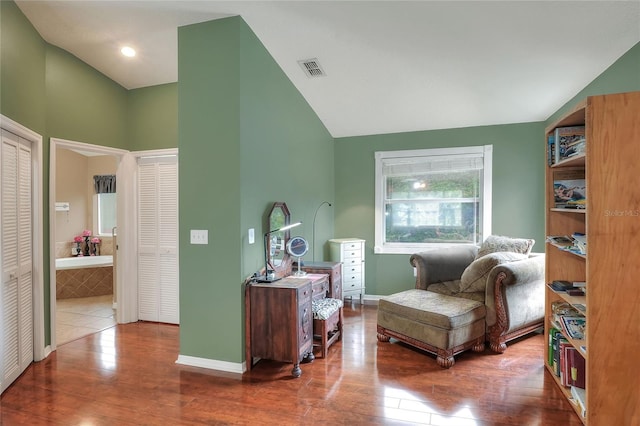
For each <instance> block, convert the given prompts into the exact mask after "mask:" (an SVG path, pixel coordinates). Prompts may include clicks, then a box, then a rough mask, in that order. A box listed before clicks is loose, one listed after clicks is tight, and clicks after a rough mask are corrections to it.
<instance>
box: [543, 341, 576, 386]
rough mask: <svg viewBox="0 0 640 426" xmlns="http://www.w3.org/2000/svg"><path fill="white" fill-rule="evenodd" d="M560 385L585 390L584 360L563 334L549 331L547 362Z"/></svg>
mask: <svg viewBox="0 0 640 426" xmlns="http://www.w3.org/2000/svg"><path fill="white" fill-rule="evenodd" d="M547 362H548V363H549V366H550V367H551V369H552V370H553V372H554V374H555V375H556V376H557V377H559V378H560V383H562V385H563V386H566V387H570V386H573V387H577V388H580V389H584V388H585V360H584V357H583V356H582V354H580V352H579V351H578V349H576V348H575V347H574V346H573V345H572V344H571V343H570V342H569V340H568V339H567V338H566V337H565V336H564V334H563V332H562V331H561V330H559V329H557V328H552V329H551V330H550V331H549V359H548V360H547Z"/></svg>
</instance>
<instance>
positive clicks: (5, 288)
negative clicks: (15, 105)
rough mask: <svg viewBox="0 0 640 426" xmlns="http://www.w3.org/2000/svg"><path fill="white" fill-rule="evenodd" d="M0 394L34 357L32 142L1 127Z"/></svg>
mask: <svg viewBox="0 0 640 426" xmlns="http://www.w3.org/2000/svg"><path fill="white" fill-rule="evenodd" d="M1 166H2V168H1V171H0V174H1V175H2V185H1V191H0V192H1V196H2V210H1V213H0V225H1V226H0V227H1V231H0V232H1V234H2V256H1V257H2V292H1V294H0V297H1V298H0V312H1V314H2V322H1V327H0V335H1V340H0V342H1V343H2V344H1V346H0V369H1V373H2V376H1V377H0V393H1V392H3V391H4V390H5V389H6V388H7V387H8V386H9V385H10V384H11V383H12V382H13V381H14V380H15V379H16V378H18V376H19V375H20V374H21V373H22V372H23V371H24V370H25V369H26V368H27V367H28V366H29V364H31V362H32V361H33V279H32V276H33V259H32V232H33V231H32V229H33V228H32V208H31V206H32V200H31V191H32V182H31V144H30V143H29V142H28V141H26V140H24V139H22V138H20V137H18V136H16V135H14V134H12V133H10V132H7V131H5V130H2V163H1Z"/></svg>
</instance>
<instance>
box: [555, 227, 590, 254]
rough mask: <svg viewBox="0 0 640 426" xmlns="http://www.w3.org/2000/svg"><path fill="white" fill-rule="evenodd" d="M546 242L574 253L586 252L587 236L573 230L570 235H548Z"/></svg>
mask: <svg viewBox="0 0 640 426" xmlns="http://www.w3.org/2000/svg"><path fill="white" fill-rule="evenodd" d="M547 242H548V243H551V244H552V245H554V246H555V247H557V248H559V249H560V250H565V251H570V252H572V253H575V254H580V255H586V254H587V236H586V235H585V234H583V233H580V232H574V233H573V234H572V235H571V236H567V235H549V236H548V237H547Z"/></svg>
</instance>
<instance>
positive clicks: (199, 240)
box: [191, 229, 209, 244]
mask: <svg viewBox="0 0 640 426" xmlns="http://www.w3.org/2000/svg"><path fill="white" fill-rule="evenodd" d="M191 244H209V231H208V230H206V229H192V230H191Z"/></svg>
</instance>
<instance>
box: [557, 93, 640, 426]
mask: <svg viewBox="0 0 640 426" xmlns="http://www.w3.org/2000/svg"><path fill="white" fill-rule="evenodd" d="M638 110H640V92H632V93H619V94H612V95H599V96H592V97H589V98H587V99H585V100H584V101H583V102H580V103H579V104H578V105H577V106H576V107H575V108H574V109H573V110H572V111H570V112H568V113H567V114H565V115H564V116H563V117H561V118H560V119H559V120H557V121H556V122H555V123H552V124H551V125H550V126H548V127H547V128H546V129H545V146H546V148H545V150H546V152H545V160H546V161H545V162H546V164H547V167H546V174H545V180H546V184H545V188H546V191H545V192H546V197H545V199H546V209H545V210H546V219H545V232H546V235H547V241H546V256H545V262H546V265H545V266H546V267H545V274H546V282H547V283H548V285H547V288H546V292H545V294H546V297H545V302H546V306H545V337H546V338H547V339H548V340H547V342H548V344H547V345H545V368H546V369H547V370H548V372H549V373H550V375H551V376H552V377H553V378H554V380H555V381H556V383H557V384H558V387H559V389H561V391H562V393H563V394H564V395H565V397H566V398H567V400H568V401H570V402H571V404H572V407H573V408H574V410H575V412H576V414H577V415H578V416H579V418H580V420H581V421H582V422H583V423H584V424H589V426H594V425H596V426H597V425H605V424H607V425H608V424H627V423H628V421H629V417H628V416H629V412H626V413H625V412H624V410H620V407H625V406H632V405H634V404H635V403H636V402H637V400H635V399H634V398H635V397H634V396H633V395H637V389H638V387H640V379H639V378H638V377H636V376H633V377H632V375H629V374H628V372H629V371H635V369H636V368H637V365H636V362H635V359H634V358H633V357H630V356H629V355H628V354H629V353H638V352H640V332H638V328H637V327H636V328H634V329H633V330H632V331H630V329H629V327H621V326H620V325H621V324H635V323H637V318H636V317H637V310H636V309H635V306H637V305H638V303H640V295H639V292H638V291H637V281H636V279H635V276H637V273H640V269H639V268H638V266H637V265H635V264H633V265H631V264H630V263H629V262H628V259H635V258H638V257H640V246H639V245H638V243H637V238H636V236H637V235H638V233H640V217H639V216H640V213H638V212H640V209H639V206H638V205H637V200H639V199H640V187H639V186H638V185H633V184H630V183H631V182H634V181H636V180H637V173H636V172H635V163H636V162H637V144H634V143H631V142H630V141H635V140H640V115H638V114H637V111H638ZM568 127H574V131H575V130H576V129H584V130H581V131H582V133H581V136H580V138H576V139H577V140H579V142H580V146H579V148H577V149H578V150H579V152H577V153H576V152H571V151H569V153H567V149H568V148H571V147H573V146H574V145H570V143H571V142H567V144H566V146H564V147H561V148H560V149H561V150H564V151H562V152H560V153H558V152H556V151H555V147H554V148H553V149H554V151H553V152H551V151H549V149H550V146H551V145H550V143H549V142H550V141H552V140H554V141H555V139H554V138H555V137H556V135H557V132H556V129H558V128H568ZM552 136H553V137H552ZM551 154H553V155H551ZM551 158H553V160H551ZM587 171H588V173H587ZM614 189H615V190H614ZM587 276H588V277H589V286H588V289H587V287H586V281H587ZM554 282H556V283H557V282H565V283H566V282H568V283H577V285H576V286H574V285H569V286H568V287H567V288H562V286H560V288H559V287H558V286H557V285H556V286H554V285H553V284H554ZM573 287H580V288H584V289H585V291H584V294H582V293H581V291H579V290H578V289H575V288H573ZM558 306H563V307H565V308H567V312H566V317H562V316H558V315H557V314H554V307H558ZM563 323H564V325H563ZM569 333H577V334H574V337H571V336H570V335H569ZM556 334H557V335H558V336H556V340H557V338H558V337H560V336H562V337H561V338H560V340H561V343H562V348H563V349H562V351H566V352H567V358H565V361H566V365H565V364H562V363H561V364H560V367H562V366H564V372H565V374H562V373H560V372H559V369H558V362H560V361H558V360H556V361H554V357H555V356H558V355H559V353H561V352H562V351H560V346H556V347H554V346H553V338H554V336H555V335H556ZM576 337H581V338H576ZM614 343H615V344H614ZM618 343H620V344H618ZM556 345H559V343H557V342H556ZM559 351H560V352H559ZM562 353H564V352H562ZM587 354H588V355H587ZM576 355H580V358H576ZM549 357H551V358H549ZM578 361H579V365H580V366H582V367H580V368H582V370H581V369H580V368H577V370H578V371H580V372H581V374H584V382H580V383H579V384H580V385H581V386H583V388H582V387H580V386H576V385H575V383H573V382H572V381H571V380H573V376H571V377H569V376H568V375H567V374H569V373H567V372H571V373H570V374H573V372H574V370H576V368H573V369H572V368H570V366H571V365H572V364H571V363H572V362H578ZM583 361H584V362H583ZM554 362H555V364H554ZM612 365H615V366H616V367H615V369H612V368H611V366H612ZM614 370H615V371H614ZM580 379H582V376H580ZM582 389H584V390H582ZM576 395H579V398H580V399H581V400H582V402H581V403H580V404H579V403H577V402H576V398H578V397H577V396H576ZM611 395H619V397H617V398H611Z"/></svg>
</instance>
